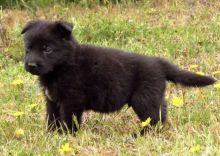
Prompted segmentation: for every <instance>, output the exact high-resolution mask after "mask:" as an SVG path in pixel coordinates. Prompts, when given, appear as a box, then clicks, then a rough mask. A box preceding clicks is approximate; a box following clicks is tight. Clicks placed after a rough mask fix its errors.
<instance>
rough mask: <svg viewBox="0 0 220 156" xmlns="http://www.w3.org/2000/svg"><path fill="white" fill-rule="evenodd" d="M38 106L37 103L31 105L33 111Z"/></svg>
mask: <svg viewBox="0 0 220 156" xmlns="http://www.w3.org/2000/svg"><path fill="white" fill-rule="evenodd" d="M36 106H37V104H36V103H33V104H31V105H29V107H30V108H31V109H33V108H35V107H36Z"/></svg>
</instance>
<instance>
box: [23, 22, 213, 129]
mask: <svg viewBox="0 0 220 156" xmlns="http://www.w3.org/2000/svg"><path fill="white" fill-rule="evenodd" d="M72 27H73V26H72V25H71V24H69V23H67V22H62V21H57V22H50V21H41V20H39V21H31V22H29V23H28V24H27V25H26V26H25V27H24V29H23V31H22V34H23V33H24V34H25V36H24V40H25V47H26V55H25V68H26V70H27V71H29V72H30V73H32V74H35V75H38V76H39V80H40V83H41V85H42V86H43V90H44V92H45V95H46V96H45V97H46V101H47V117H48V126H49V128H52V126H54V125H55V126H56V127H60V126H62V128H64V130H71V131H77V127H76V124H74V123H73V119H72V117H73V115H74V116H76V118H77V120H78V123H79V124H80V121H81V116H82V113H83V112H84V111H86V110H94V111H97V112H101V113H111V112H114V111H117V110H120V109H121V108H122V107H123V106H124V105H125V104H128V105H129V106H131V107H132V108H133V109H134V111H135V113H136V114H137V115H138V117H139V118H140V120H141V121H144V120H146V119H147V118H148V117H150V118H151V119H152V121H151V125H155V124H156V123H157V122H158V121H160V120H161V121H162V122H163V123H164V122H165V121H166V111H167V110H166V107H167V106H166V102H165V100H164V92H165V87H166V80H168V81H172V82H174V83H180V84H182V85H185V86H198V87H199V86H206V85H211V84H213V83H214V82H215V80H214V79H213V78H211V77H207V76H200V75H196V74H194V73H192V72H188V71H185V70H181V69H179V68H177V67H176V66H174V65H172V64H170V63H168V62H167V61H165V60H163V59H161V58H157V57H147V56H142V55H138V54H134V53H127V52H124V51H122V50H118V49H111V48H101V47H95V46H92V45H85V44H79V43H78V42H77V41H76V40H75V39H74V37H73V36H72V35H71V30H72ZM160 110H162V111H161V113H162V115H161V119H160Z"/></svg>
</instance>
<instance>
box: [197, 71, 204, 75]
mask: <svg viewBox="0 0 220 156" xmlns="http://www.w3.org/2000/svg"><path fill="white" fill-rule="evenodd" d="M196 74H198V75H205V73H203V72H201V71H198V72H196Z"/></svg>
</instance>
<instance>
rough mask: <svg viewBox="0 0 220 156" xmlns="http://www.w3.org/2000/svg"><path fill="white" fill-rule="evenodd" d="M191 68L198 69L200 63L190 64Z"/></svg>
mask: <svg viewBox="0 0 220 156" xmlns="http://www.w3.org/2000/svg"><path fill="white" fill-rule="evenodd" d="M189 68H191V69H196V68H198V65H197V64H192V65H190V66H189Z"/></svg>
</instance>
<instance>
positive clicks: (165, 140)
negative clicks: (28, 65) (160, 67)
mask: <svg viewBox="0 0 220 156" xmlns="http://www.w3.org/2000/svg"><path fill="white" fill-rule="evenodd" d="M5 2H6V1H5ZM84 2H87V1H84ZM90 2H91V1H90ZM147 2H149V1H145V3H140V4H132V3H128V4H124V3H122V4H116V5H113V4H109V5H94V6H90V7H88V6H82V5H80V4H78V5H68V6H67V5H64V4H63V5H58V4H55V5H52V6H50V7H41V8H40V7H28V6H26V7H24V8H23V9H22V7H14V8H7V7H6V8H4V9H3V7H0V155H2V156H8V155H12V156H14V155H19V156H26V155H34V156H35V155H39V156H42V155H45V156H47V155H48V156H49V155H51V156H52V155H53V156H54V155H62V153H61V151H62V152H64V154H63V155H65V153H66V155H68V154H69V155H71V154H76V155H78V156H90V155H94V156H117V155H120V156H121V155H122V156H125V155H126V156H132V155H140V156H145V155H149V156H151V155H152V156H157V155H163V156H168V155H173V156H177V155H178V156H185V155H204V156H219V155H220V148H219V147H220V109H219V108H220V89H219V85H215V86H208V87H206V88H184V87H181V86H176V85H173V84H168V86H167V92H166V99H167V101H168V103H169V108H168V115H169V117H168V123H167V124H166V125H165V126H163V127H162V126H160V125H158V126H157V127H156V128H155V129H154V130H152V131H151V132H150V133H149V134H148V135H146V136H144V137H137V138H136V139H134V138H133V137H132V135H131V134H132V133H133V132H138V131H139V130H140V129H141V123H140V122H139V121H138V119H137V116H136V115H135V113H134V112H133V111H132V109H130V108H124V109H122V110H121V111H120V112H116V113H113V114H109V115H103V114H98V113H94V112H88V113H87V117H86V118H85V121H84V122H83V124H82V127H81V129H80V131H79V132H78V133H77V135H76V136H75V137H73V136H71V135H59V134H57V133H46V130H45V129H46V127H45V125H46V124H45V123H46V121H45V105H44V99H43V96H42V93H41V91H40V89H39V87H38V81H37V77H35V76H32V75H30V74H29V73H27V72H25V70H24V68H23V62H22V59H23V53H24V50H23V41H22V35H21V34H20V32H21V29H22V27H23V26H24V24H25V23H26V22H27V21H29V20H31V19H38V18H40V19H51V20H57V19H63V20H67V21H70V22H73V23H74V24H75V27H74V35H75V36H76V38H77V39H78V40H79V41H80V42H83V43H91V44H96V45H99V46H108V47H115V48H121V49H125V50H128V51H131V52H136V53H142V54H145V55H154V56H160V57H164V58H166V59H168V60H170V61H171V62H173V63H175V64H177V65H179V66H180V67H181V68H183V69H188V70H190V71H195V72H200V73H204V74H206V75H211V76H213V77H215V78H216V79H217V80H219V79H220V13H219V10H220V2H218V1H212V3H210V2H209V3H208V1H195V3H193V2H194V1H187V3H181V2H180V1H177V2H175V1H170V3H168V1H166V0H155V3H147ZM171 2H173V3H171ZM173 98H179V99H180V100H181V101H183V105H181V104H180V105H176V106H175V103H172V101H173V100H172V99H173ZM67 143H68V144H69V147H68V144H67ZM65 144H66V146H65V147H64V145H65ZM60 149H61V151H60ZM65 150H66V151H65ZM68 151H69V152H68Z"/></svg>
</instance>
